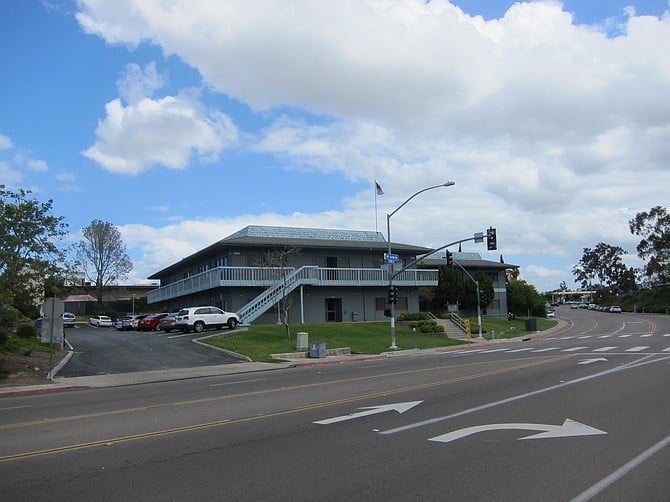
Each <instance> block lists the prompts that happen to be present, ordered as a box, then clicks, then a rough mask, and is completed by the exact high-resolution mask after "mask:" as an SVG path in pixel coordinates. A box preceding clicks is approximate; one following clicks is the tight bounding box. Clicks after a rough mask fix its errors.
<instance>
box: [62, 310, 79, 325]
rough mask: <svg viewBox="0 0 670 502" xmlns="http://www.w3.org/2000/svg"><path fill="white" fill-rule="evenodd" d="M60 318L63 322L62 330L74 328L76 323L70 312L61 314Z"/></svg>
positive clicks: (75, 318)
mask: <svg viewBox="0 0 670 502" xmlns="http://www.w3.org/2000/svg"><path fill="white" fill-rule="evenodd" d="M60 318H61V319H62V320H63V327H64V328H74V323H75V322H76V321H77V317H76V316H75V315H74V314H71V313H70V312H63V313H62V314H61V315H60Z"/></svg>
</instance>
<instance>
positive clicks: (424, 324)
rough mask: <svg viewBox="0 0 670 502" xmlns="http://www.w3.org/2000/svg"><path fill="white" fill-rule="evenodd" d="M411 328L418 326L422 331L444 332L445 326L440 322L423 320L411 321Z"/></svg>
mask: <svg viewBox="0 0 670 502" xmlns="http://www.w3.org/2000/svg"><path fill="white" fill-rule="evenodd" d="M408 325H409V327H410V328H416V329H418V330H419V332H420V333H444V326H442V325H441V324H438V323H437V322H436V321H434V320H432V319H430V320H423V321H410V322H409V324H408Z"/></svg>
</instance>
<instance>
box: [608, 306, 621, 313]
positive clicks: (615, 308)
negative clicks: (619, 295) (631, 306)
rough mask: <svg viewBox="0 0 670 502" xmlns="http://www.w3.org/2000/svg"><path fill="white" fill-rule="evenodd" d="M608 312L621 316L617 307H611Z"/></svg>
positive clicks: (619, 308)
mask: <svg viewBox="0 0 670 502" xmlns="http://www.w3.org/2000/svg"><path fill="white" fill-rule="evenodd" d="M610 312H614V313H615V314H621V307H619V306H618V305H612V306H611V307H610Z"/></svg>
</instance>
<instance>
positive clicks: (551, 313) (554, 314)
mask: <svg viewBox="0 0 670 502" xmlns="http://www.w3.org/2000/svg"><path fill="white" fill-rule="evenodd" d="M547 317H556V311H555V310H554V309H549V310H547Z"/></svg>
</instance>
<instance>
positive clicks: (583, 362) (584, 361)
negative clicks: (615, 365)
mask: <svg viewBox="0 0 670 502" xmlns="http://www.w3.org/2000/svg"><path fill="white" fill-rule="evenodd" d="M599 361H605V362H607V359H605V358H604V357H595V358H593V359H582V360H581V361H579V362H578V363H577V364H591V363H597V362H599Z"/></svg>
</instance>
